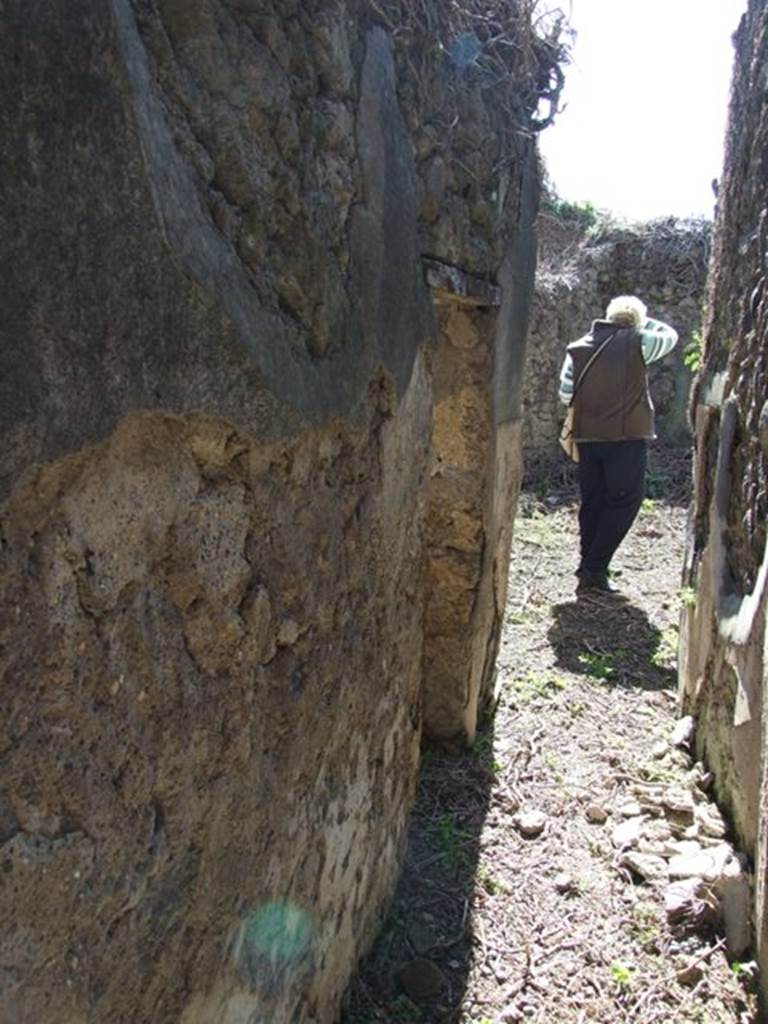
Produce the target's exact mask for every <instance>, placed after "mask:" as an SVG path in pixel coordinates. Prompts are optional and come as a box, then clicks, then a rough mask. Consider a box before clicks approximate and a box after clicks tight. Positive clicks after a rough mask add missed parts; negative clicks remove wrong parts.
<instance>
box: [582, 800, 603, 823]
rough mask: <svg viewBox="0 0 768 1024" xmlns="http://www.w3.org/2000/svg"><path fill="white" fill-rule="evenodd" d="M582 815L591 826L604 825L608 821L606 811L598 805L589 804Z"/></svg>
mask: <svg viewBox="0 0 768 1024" xmlns="http://www.w3.org/2000/svg"><path fill="white" fill-rule="evenodd" d="M584 813H585V815H586V818H587V821H590V822H592V824H593V825H604V824H605V823H606V821H608V811H606V809H605V808H604V807H601V806H600V804H590V805H589V806H588V807H587V809H586V811H585V812H584Z"/></svg>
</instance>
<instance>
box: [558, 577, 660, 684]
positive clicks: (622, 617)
mask: <svg viewBox="0 0 768 1024" xmlns="http://www.w3.org/2000/svg"><path fill="white" fill-rule="evenodd" d="M552 616H553V620H554V621H553V623H552V625H551V626H550V628H549V632H548V634H547V635H548V638H549V642H550V644H551V645H552V649H553V650H554V652H555V656H556V659H557V664H558V665H560V666H561V667H562V668H564V669H567V670H568V671H569V672H574V673H577V674H580V675H586V676H590V677H591V678H593V679H603V680H604V681H605V683H606V685H610V686H620V687H625V688H628V689H629V688H632V687H641V688H642V689H644V690H671V689H675V687H676V684H677V674H676V671H675V668H674V659H675V655H676V649H675V646H674V644H673V641H672V638H671V637H670V636H668V635H667V634H665V633H662V631H661V630H660V629H658V628H657V627H656V626H654V625H652V623H651V622H650V620H649V619H648V616H647V615H646V614H645V612H644V611H643V610H642V609H641V608H638V607H637V606H636V605H633V604H631V603H630V602H628V601H621V600H617V599H616V598H614V597H611V596H610V595H609V596H607V597H604V598H596V599H592V600H589V599H588V600H580V601H567V602H565V603H563V604H556V605H553V606H552Z"/></svg>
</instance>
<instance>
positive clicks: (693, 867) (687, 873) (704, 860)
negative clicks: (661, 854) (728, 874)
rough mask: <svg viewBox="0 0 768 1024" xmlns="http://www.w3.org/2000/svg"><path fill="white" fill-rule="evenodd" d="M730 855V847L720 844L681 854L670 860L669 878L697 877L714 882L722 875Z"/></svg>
mask: <svg viewBox="0 0 768 1024" xmlns="http://www.w3.org/2000/svg"><path fill="white" fill-rule="evenodd" d="M696 845H697V846H698V844H696ZM731 853H732V850H731V847H730V846H729V845H728V844H727V843H722V844H721V845H720V846H715V847H713V848H712V849H709V850H703V849H701V847H699V849H698V851H696V852H691V853H681V854H679V855H678V856H676V857H672V858H671V860H670V862H669V877H670V878H694V877H695V876H697V875H698V876H700V877H701V878H703V879H705V881H708V882H714V881H716V880H717V879H718V878H720V877H721V875H722V874H723V870H724V868H725V865H726V864H727V862H728V860H729V859H730V857H731Z"/></svg>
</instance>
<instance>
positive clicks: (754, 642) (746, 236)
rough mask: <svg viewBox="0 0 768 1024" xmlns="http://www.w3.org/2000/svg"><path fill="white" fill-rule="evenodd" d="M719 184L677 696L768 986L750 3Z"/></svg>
mask: <svg viewBox="0 0 768 1024" xmlns="http://www.w3.org/2000/svg"><path fill="white" fill-rule="evenodd" d="M734 38H735V44H736V62H735V69H734V78H733V84H732V90H731V107H730V116H729V127H728V132H727V149H726V161H725V170H724V173H723V177H722V179H721V182H720V198H719V210H718V215H717V221H716V227H715V235H714V246H713V259H712V266H711V274H710V283H709V288H708V303H707V311H706V317H705V323H704V335H703V340H704V351H703V364H702V368H701V372H700V373H699V375H698V377H697V380H696V382H695V387H694V392H693V396H692V402H691V415H692V419H693V421H694V423H695V445H696V448H695V462H694V485H695V495H694V497H695V503H694V507H693V509H692V516H691V520H690V524H689V531H688V543H687V550H686V557H685V568H684V577H683V584H684V587H685V588H686V589H685V590H684V597H685V600H684V609H683V613H682V621H681V639H680V694H681V701H682V704H683V707H684V708H685V709H686V710H687V711H690V712H692V713H693V714H695V716H696V721H697V726H696V749H697V752H698V754H699V755H700V756H701V757H702V758H704V759H705V760H706V761H707V763H708V764H709V766H710V767H711V768H712V769H713V771H714V775H715V787H716V791H717V794H718V798H719V800H720V802H721V804H722V805H723V806H725V807H726V808H727V809H728V810H729V812H730V817H731V820H732V822H733V825H734V827H735V830H736V832H737V834H738V836H739V839H740V841H741V843H742V844H743V846H744V848H745V850H746V851H747V852H748V853H749V855H750V856H751V857H752V858H753V859H754V866H755V883H756V885H755V925H756V937H757V953H758V959H759V963H760V968H761V976H762V986H763V991H764V992H766V991H767V990H768V914H766V893H767V892H768V890H767V888H766V882H767V881H768V777H766V757H765V750H766V720H765V714H766V709H765V701H764V699H763V691H764V687H765V683H766V639H767V638H766V603H767V601H768V585H767V584H768V549H767V548H766V516H767V514H768V501H767V498H766V493H767V488H768V365H767V360H768V319H767V318H768V299H767V298H766V288H765V261H764V254H765V250H766V216H767V207H766V173H765V167H766V155H767V154H768V114H767V112H766V108H765V103H764V101H763V95H762V85H761V83H762V82H763V81H764V79H765V74H766V69H768V49H767V48H766V47H767V45H768V8H767V7H766V4H765V2H763V0H752V2H751V3H750V4H749V8H748V10H747V13H746V14H745V16H744V17H743V19H742V22H741V25H740V27H739V29H738V32H737V33H736V35H735V37H734Z"/></svg>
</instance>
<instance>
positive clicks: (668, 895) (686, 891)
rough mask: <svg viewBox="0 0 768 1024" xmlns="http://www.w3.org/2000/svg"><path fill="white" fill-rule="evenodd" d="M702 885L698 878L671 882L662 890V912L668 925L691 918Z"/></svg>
mask: <svg viewBox="0 0 768 1024" xmlns="http://www.w3.org/2000/svg"><path fill="white" fill-rule="evenodd" d="M703 884H704V883H703V882H702V880H701V879H700V878H686V879H684V880H683V881H677V882H672V884H671V885H668V886H667V887H666V889H665V890H664V910H665V911H666V914H667V919H668V920H669V923H670V924H677V923H679V922H680V921H684V920H686V918H690V917H692V916H693V912H694V906H695V903H696V899H697V897H698V894H699V891H700V889H701V887H702V885H703Z"/></svg>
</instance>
